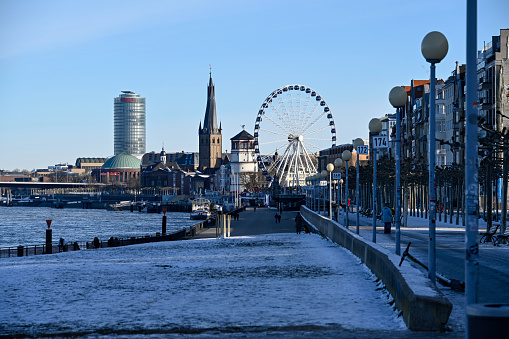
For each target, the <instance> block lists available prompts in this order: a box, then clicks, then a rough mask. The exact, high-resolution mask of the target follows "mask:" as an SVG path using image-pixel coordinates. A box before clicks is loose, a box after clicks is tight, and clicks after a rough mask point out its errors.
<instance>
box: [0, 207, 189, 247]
mask: <svg viewBox="0 0 509 339" xmlns="http://www.w3.org/2000/svg"><path fill="white" fill-rule="evenodd" d="M166 216H167V223H166V233H173V232H175V231H179V230H181V229H182V228H184V227H186V228H189V226H191V225H194V224H196V223H197V221H196V220H190V219H189V213H185V212H171V213H166ZM162 218H163V214H162V213H161V214H157V213H154V214H152V213H150V214H148V213H139V212H129V211H120V212H116V211H107V210H103V209H97V210H96V209H88V210H87V209H74V208H64V209H57V208H50V207H0V247H11V246H19V245H23V246H26V245H35V244H43V243H45V242H46V229H47V228H48V226H47V225H46V220H52V223H51V228H52V230H53V242H54V243H56V242H57V241H58V239H60V238H64V239H65V241H66V242H74V241H92V240H93V239H94V237H98V238H99V239H100V240H101V241H103V240H108V239H109V238H110V237H117V238H124V237H136V236H144V235H155V233H156V232H161V229H162V226H161V225H162Z"/></svg>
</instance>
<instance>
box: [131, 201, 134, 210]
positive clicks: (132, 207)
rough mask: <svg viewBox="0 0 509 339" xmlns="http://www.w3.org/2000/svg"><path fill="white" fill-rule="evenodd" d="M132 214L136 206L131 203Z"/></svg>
mask: <svg viewBox="0 0 509 339" xmlns="http://www.w3.org/2000/svg"><path fill="white" fill-rule="evenodd" d="M131 212H134V204H132V203H131Z"/></svg>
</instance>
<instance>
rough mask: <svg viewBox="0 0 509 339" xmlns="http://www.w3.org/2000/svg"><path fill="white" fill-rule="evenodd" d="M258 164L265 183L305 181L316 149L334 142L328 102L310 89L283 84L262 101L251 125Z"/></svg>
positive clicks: (314, 161)
mask: <svg viewBox="0 0 509 339" xmlns="http://www.w3.org/2000/svg"><path fill="white" fill-rule="evenodd" d="M254 138H255V141H254V144H255V153H256V158H257V162H258V168H259V170H260V171H262V173H263V175H264V176H265V178H266V180H267V181H268V182H269V186H271V185H273V184H274V182H277V183H278V184H279V185H280V186H283V187H299V186H305V185H306V177H308V176H311V175H313V174H316V172H317V170H318V157H319V151H321V150H323V149H327V148H329V147H331V146H335V145H336V125H335V123H334V118H333V117H332V113H331V111H330V108H329V106H328V105H327V103H326V102H325V100H324V99H323V98H322V97H321V96H320V95H319V94H318V93H317V92H316V91H315V90H313V89H311V88H309V87H307V86H302V85H287V86H284V87H280V88H278V89H276V90H275V91H273V92H272V93H271V94H270V95H269V96H268V97H267V99H265V101H264V102H263V104H262V106H261V107H260V110H259V111H258V115H257V117H256V123H255V128H254Z"/></svg>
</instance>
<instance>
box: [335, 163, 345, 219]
mask: <svg viewBox="0 0 509 339" xmlns="http://www.w3.org/2000/svg"><path fill="white" fill-rule="evenodd" d="M334 166H335V167H336V168H337V169H338V173H340V169H341V166H343V159H341V158H336V160H334ZM339 185H340V183H339V181H338V191H337V192H336V205H337V209H338V214H337V216H336V221H337V222H339V202H340V201H341V200H340V194H339V193H340V190H339Z"/></svg>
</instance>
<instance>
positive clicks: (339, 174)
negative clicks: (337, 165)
mask: <svg viewBox="0 0 509 339" xmlns="http://www.w3.org/2000/svg"><path fill="white" fill-rule="evenodd" d="M332 179H334V180H340V179H341V173H332Z"/></svg>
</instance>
